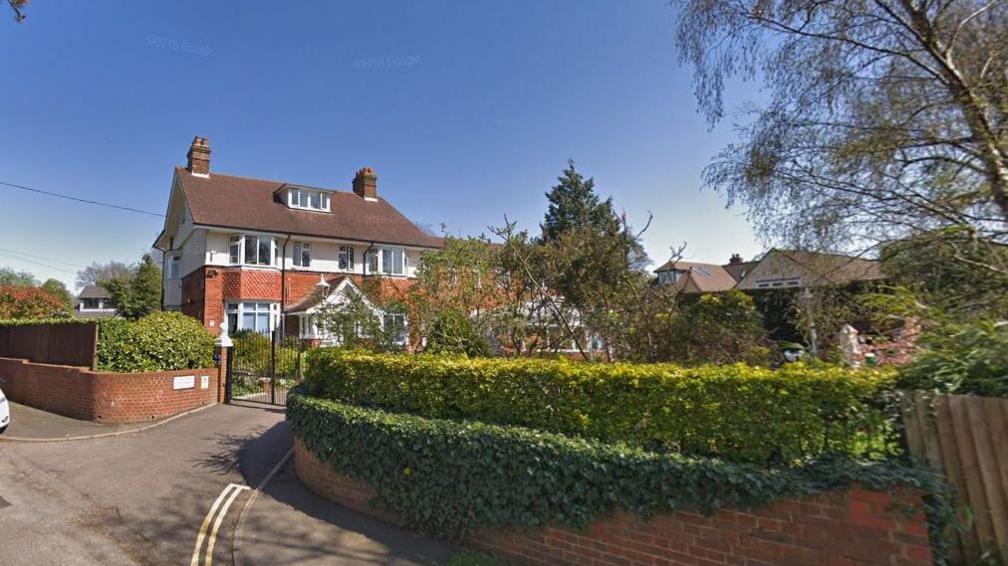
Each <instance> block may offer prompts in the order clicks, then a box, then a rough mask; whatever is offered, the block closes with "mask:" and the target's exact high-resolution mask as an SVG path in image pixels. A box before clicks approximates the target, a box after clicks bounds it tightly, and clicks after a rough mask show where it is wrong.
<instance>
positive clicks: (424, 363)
mask: <svg viewBox="0 0 1008 566" xmlns="http://www.w3.org/2000/svg"><path fill="white" fill-rule="evenodd" d="M307 381H308V382H309V383H310V384H311V386H312V388H313V391H315V392H318V394H320V395H322V396H324V397H327V398H330V399H334V400H338V401H342V402H346V403H351V404H355V405H363V406H369V407H376V408H382V409H388V410H392V411H404V412H410V413H414V414H418V415H423V416H426V417H431V418H455V419H474V420H480V421H483V422H489V423H498V424H510V425H519V426H528V427H532V428H537V429H541V430H549V431H553V432H559V433H563V434H573V435H579V436H585V437H592V438H598V439H600V440H604V441H625V442H628V443H631V444H634V445H637V446H642V447H646V448H651V449H660V450H666V451H678V452H682V453H687V454H694V455H704V456H718V457H723V458H725V459H729V460H734V461H744V462H757V463H765V462H768V461H781V462H792V461H795V460H798V459H801V458H804V457H808V456H815V455H818V454H820V453H823V452H829V451H842V452H846V453H850V454H855V455H859V456H861V455H879V454H880V453H884V452H886V451H887V450H890V449H891V448H892V447H891V446H889V445H888V444H887V442H886V435H887V433H888V423H887V421H886V419H885V415H884V413H883V411H882V410H881V409H879V408H876V407H874V406H873V399H875V398H877V397H878V396H879V394H880V392H882V391H885V390H887V389H888V388H889V387H890V386H891V384H892V381H893V376H892V374H891V373H888V372H882V371H872V370H864V371H858V372H852V371H850V370H846V369H842V368H824V369H810V368H807V367H804V366H802V365H801V364H796V365H792V366H788V367H786V368H783V369H780V370H776V371H774V370H770V369H767V368H755V367H748V366H744V365H730V366H699V367H693V368H685V367H682V366H677V365H672V364H626V363H615V364H602V363H584V362H572V361H569V360H566V359H558V360H542V359H528V358H518V359H486V358H480V359H466V358H450V357H438V356H430V355H421V356H401V355H400V356H396V355H388V354H386V355H380V354H369V353H367V352H347V351H341V350H337V349H320V350H315V351H312V352H310V353H309V355H308V372H307Z"/></svg>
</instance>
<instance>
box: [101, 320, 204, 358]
mask: <svg viewBox="0 0 1008 566" xmlns="http://www.w3.org/2000/svg"><path fill="white" fill-rule="evenodd" d="M213 350H214V339H213V336H211V335H210V333H209V332H207V330H206V329H205V328H203V325H202V324H200V322H199V321H198V320H196V319H194V318H192V317H188V316H186V315H184V314H182V313H177V312H157V313H153V314H150V315H147V316H145V317H143V318H141V319H140V320H137V321H135V322H131V321H128V320H123V319H108V320H103V321H102V322H101V333H100V334H99V337H98V369H100V370H103V371H117V372H144V371H168V370H176V369H194V368H205V367H210V366H212V365H213Z"/></svg>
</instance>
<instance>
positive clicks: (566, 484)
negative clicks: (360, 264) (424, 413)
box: [287, 385, 952, 557]
mask: <svg viewBox="0 0 1008 566" xmlns="http://www.w3.org/2000/svg"><path fill="white" fill-rule="evenodd" d="M287 420H288V422H290V425H291V428H292V430H293V432H294V434H295V435H296V436H297V437H298V438H300V439H301V440H302V441H303V442H304V443H305V445H306V447H307V448H308V449H309V450H310V451H311V452H312V453H314V454H316V455H317V456H319V457H320V458H321V459H322V460H323V461H325V462H327V463H328V465H329V466H331V467H332V469H333V470H334V471H335V472H337V473H339V474H343V475H346V476H349V477H351V478H354V479H356V480H359V481H362V482H364V483H366V484H368V485H370V486H371V487H373V488H374V489H375V491H376V493H377V495H376V498H375V500H374V502H373V503H374V504H376V505H378V506H379V507H382V508H384V509H387V510H390V511H392V512H394V513H397V514H398V515H400V516H401V517H402V518H403V520H404V521H405V522H406V524H408V525H410V526H411V527H413V528H414V529H416V530H419V531H422V532H427V533H432V534H435V535H441V536H448V537H458V536H460V535H463V534H465V533H466V532H470V531H472V530H474V529H476V528H479V527H483V526H512V525H517V526H529V527H535V526H539V525H543V524H547V523H551V524H553V523H555V524H561V525H567V526H571V527H575V528H581V527H585V526H586V525H588V524H590V523H591V522H592V521H593V520H594V519H595V518H597V517H599V516H601V515H604V514H606V513H608V512H610V511H612V510H613V509H617V508H618V509H623V510H627V511H630V512H634V513H637V514H640V515H642V516H644V517H647V516H650V515H652V514H654V513H657V512H661V511H672V510H677V509H699V510H702V511H703V512H706V513H709V512H711V511H713V510H714V509H718V508H721V507H731V508H741V507H747V506H758V505H763V504H767V503H769V502H771V501H774V500H776V499H780V498H785V497H795V496H801V495H808V494H814V493H819V492H823V491H831V490H836V489H841V488H843V487H846V486H848V485H851V484H855V483H856V484H859V485H861V486H864V487H866V488H869V489H878V490H887V489H891V488H893V487H896V486H909V487H913V488H918V489H922V490H924V491H925V492H927V493H930V494H931V497H930V498H929V509H928V511H929V514H930V515H931V517H932V519H933V520H934V524H935V525H936V527H935V528H936V529H937V530H936V531H935V532H936V533H941V532H942V529H943V528H944V527H945V526H946V525H948V524H949V521H950V520H951V518H952V512H951V506H950V504H949V500H948V496H947V493H946V491H945V489H944V487H943V485H942V484H941V483H940V481H939V480H938V479H937V478H935V477H934V476H933V475H931V474H929V473H927V472H924V471H921V470H914V469H909V468H905V467H903V466H901V465H898V464H896V463H890V462H875V463H858V462H854V461H850V460H847V459H838V458H823V459H820V460H816V461H812V462H810V463H808V464H806V465H805V466H803V467H798V468H778V469H768V468H763V467H758V466H752V465H745V464H731V463H727V462H723V461H720V460H716V459H696V458H688V457H685V456H681V455H678V454H659V453H655V452H647V451H644V450H641V449H637V448H633V447H628V446H625V445H621V444H603V443H600V442H597V441H592V440H587V439H580V438H571V437H566V436H563V435H559V434H550V433H544V432H539V431H535V430H531V429H526V428H520V427H504V426H496V425H488V424H483V423H479V422H456V421H450V420H437V419H425V418H422V417H417V416H413V415H403V414H393V413H387V412H383V411H378V410H371V409H365V408H361V407H353V406H349V405H343V404H340V403H336V402H333V401H327V400H322V399H318V398H314V397H310V396H307V395H306V394H305V389H304V385H302V386H299V387H297V388H295V389H294V390H292V391H291V393H290V396H289V397H288V403H287ZM939 540H940V539H939ZM938 548H939V551H941V550H943V547H942V546H939V547H938ZM936 554H938V555H939V557H940V556H943V552H938V553H936Z"/></svg>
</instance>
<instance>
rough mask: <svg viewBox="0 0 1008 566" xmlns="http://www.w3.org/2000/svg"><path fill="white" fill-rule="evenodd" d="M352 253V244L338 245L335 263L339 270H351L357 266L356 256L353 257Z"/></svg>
mask: <svg viewBox="0 0 1008 566" xmlns="http://www.w3.org/2000/svg"><path fill="white" fill-rule="evenodd" d="M354 255H355V253H354V247H353V246H351V245H345V246H340V247H339V255H337V259H336V265H337V267H338V268H339V270H340V271H353V270H355V269H356V268H357V265H356V263H357V262H356V259H357V258H355V257H354Z"/></svg>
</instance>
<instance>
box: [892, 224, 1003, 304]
mask: <svg viewBox="0 0 1008 566" xmlns="http://www.w3.org/2000/svg"><path fill="white" fill-rule="evenodd" d="M881 255H882V266H883V269H884V270H885V272H886V275H887V276H888V277H889V281H890V283H892V284H894V285H902V286H906V287H907V288H910V289H912V290H913V291H914V293H915V294H916V295H917V296H918V298H919V300H921V301H922V302H924V303H927V304H929V305H931V306H933V307H936V308H938V309H941V310H942V311H944V312H945V313H946V314H947V315H949V316H951V317H954V318H959V319H963V320H975V319H982V318H1004V317H1008V293H1005V289H1008V246H1006V245H1003V244H999V243H996V242H991V241H988V240H983V239H980V238H976V237H974V236H973V235H972V234H970V233H968V232H965V231H962V230H955V229H949V230H940V231H934V232H924V233H921V234H918V235H916V236H914V237H912V238H908V239H904V240H899V241H896V242H892V243H890V244H888V245H886V246H885V247H884V248H883V249H882V254H881Z"/></svg>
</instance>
